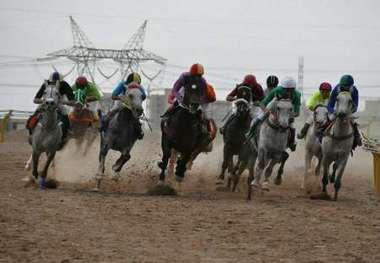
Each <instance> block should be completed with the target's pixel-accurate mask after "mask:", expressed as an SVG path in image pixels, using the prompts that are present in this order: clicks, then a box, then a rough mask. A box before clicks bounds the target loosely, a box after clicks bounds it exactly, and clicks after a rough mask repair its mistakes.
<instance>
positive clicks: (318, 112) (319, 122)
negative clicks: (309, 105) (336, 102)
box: [313, 105, 329, 127]
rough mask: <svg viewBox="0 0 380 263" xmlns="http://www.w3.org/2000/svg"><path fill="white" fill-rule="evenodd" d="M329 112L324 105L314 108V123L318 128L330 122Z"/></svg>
mask: <svg viewBox="0 0 380 263" xmlns="http://www.w3.org/2000/svg"><path fill="white" fill-rule="evenodd" d="M328 114H329V111H328V109H327V107H326V106H324V105H317V106H316V107H315V108H314V114H313V115H314V116H313V117H314V123H315V125H316V126H317V127H321V126H323V125H324V124H325V123H326V122H327V120H328Z"/></svg>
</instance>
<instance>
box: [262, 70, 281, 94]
mask: <svg viewBox="0 0 380 263" xmlns="http://www.w3.org/2000/svg"><path fill="white" fill-rule="evenodd" d="M277 85H278V78H277V77H276V76H275V75H270V76H268V78H267V88H266V90H265V91H264V93H265V96H266V95H268V93H269V92H271V91H272V89H274V88H275V87H277Z"/></svg>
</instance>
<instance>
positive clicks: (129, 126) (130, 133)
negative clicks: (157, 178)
mask: <svg viewBox="0 0 380 263" xmlns="http://www.w3.org/2000/svg"><path fill="white" fill-rule="evenodd" d="M144 98H145V97H144V94H143V93H142V91H141V90H140V89H127V90H126V93H125V95H124V96H123V97H122V98H121V101H122V102H123V107H121V109H119V110H118V112H117V113H115V114H113V116H112V118H111V119H110V121H109V125H108V127H107V128H106V129H105V130H102V131H101V132H100V152H99V168H98V172H97V175H96V187H95V190H99V188H100V183H101V180H102V179H103V177H104V170H105V165H104V162H105V159H106V156H107V153H108V151H109V150H110V149H112V150H115V151H119V152H120V157H119V159H117V160H116V162H115V163H114V164H113V165H112V178H113V179H114V180H118V179H119V177H120V170H121V169H122V167H123V165H124V164H125V163H126V162H127V161H128V160H129V159H130V158H131V155H130V152H131V150H132V148H133V146H134V145H135V142H136V140H137V138H138V129H137V125H140V123H139V121H140V120H139V119H140V117H141V116H142V114H143V112H144V110H143V107H142V102H143V100H144ZM98 115H99V116H101V115H102V113H101V112H100V110H99V111H98Z"/></svg>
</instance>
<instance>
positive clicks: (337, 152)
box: [312, 92, 354, 201]
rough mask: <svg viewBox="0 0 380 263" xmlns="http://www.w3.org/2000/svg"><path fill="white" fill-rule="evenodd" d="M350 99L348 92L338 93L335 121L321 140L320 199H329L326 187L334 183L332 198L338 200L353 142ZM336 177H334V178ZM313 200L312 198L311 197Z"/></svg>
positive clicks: (351, 104)
mask: <svg viewBox="0 0 380 263" xmlns="http://www.w3.org/2000/svg"><path fill="white" fill-rule="evenodd" d="M352 106H353V102H352V97H351V94H350V93H349V92H340V93H339V94H338V96H337V99H336V106H335V112H334V114H335V116H336V118H335V120H334V121H333V123H332V125H330V127H329V128H327V130H326V132H325V135H324V137H323V139H322V169H323V177H322V197H324V198H326V199H329V198H330V197H329V195H328V193H327V189H326V187H327V185H328V183H329V181H330V183H334V188H335V192H334V198H333V200H335V201H336V200H338V192H339V190H340V188H341V185H342V176H343V173H344V169H345V168H346V165H347V161H348V157H349V155H350V152H351V150H352V144H353V142H354V136H353V127H352V123H351V122H352ZM332 163H333V164H334V165H333V166H334V170H336V173H335V172H333V174H332V176H330V178H329V169H330V165H331V164H332ZM335 175H336V177H335ZM312 198H313V197H312Z"/></svg>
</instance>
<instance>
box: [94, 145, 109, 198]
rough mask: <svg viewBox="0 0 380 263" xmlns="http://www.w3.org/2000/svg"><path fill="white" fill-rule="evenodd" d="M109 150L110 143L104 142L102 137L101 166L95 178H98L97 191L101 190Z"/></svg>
mask: <svg viewBox="0 0 380 263" xmlns="http://www.w3.org/2000/svg"><path fill="white" fill-rule="evenodd" d="M108 151H109V148H108V145H105V144H103V143H102V139H101V142H100V151H99V166H98V172H97V174H96V176H95V179H96V186H95V189H94V190H95V191H98V190H99V188H100V183H101V181H102V179H103V176H104V170H105V166H104V163H105V160H106V156H107V153H108Z"/></svg>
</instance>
